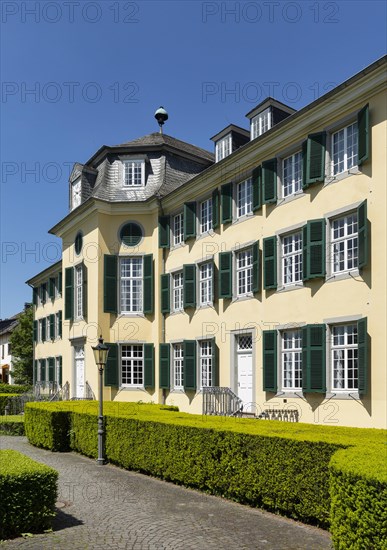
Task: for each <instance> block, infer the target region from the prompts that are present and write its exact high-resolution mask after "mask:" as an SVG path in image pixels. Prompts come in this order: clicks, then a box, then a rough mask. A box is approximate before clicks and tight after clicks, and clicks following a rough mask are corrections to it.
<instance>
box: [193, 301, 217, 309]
mask: <svg viewBox="0 0 387 550" xmlns="http://www.w3.org/2000/svg"><path fill="white" fill-rule="evenodd" d="M196 309H197V311H200V310H201V309H214V303H213V302H211V303H208V304H200V305H198V306H197V308H196Z"/></svg>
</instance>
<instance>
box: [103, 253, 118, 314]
mask: <svg viewBox="0 0 387 550" xmlns="http://www.w3.org/2000/svg"><path fill="white" fill-rule="evenodd" d="M117 260H118V258H117V256H111V255H109V254H105V255H104V284H103V310H104V312H105V313H117Z"/></svg>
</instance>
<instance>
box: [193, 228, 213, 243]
mask: <svg viewBox="0 0 387 550" xmlns="http://www.w3.org/2000/svg"><path fill="white" fill-rule="evenodd" d="M214 236H215V231H214V230H213V229H209V230H208V231H204V232H203V233H199V234H198V235H197V236H196V240H197V241H200V239H205V238H206V237H214Z"/></svg>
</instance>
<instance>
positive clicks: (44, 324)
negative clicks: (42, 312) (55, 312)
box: [42, 317, 47, 342]
mask: <svg viewBox="0 0 387 550" xmlns="http://www.w3.org/2000/svg"><path fill="white" fill-rule="evenodd" d="M46 339H47V318H46V317H45V318H44V319H42V342H45V341H46Z"/></svg>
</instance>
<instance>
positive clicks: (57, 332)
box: [55, 312, 60, 340]
mask: <svg viewBox="0 0 387 550" xmlns="http://www.w3.org/2000/svg"><path fill="white" fill-rule="evenodd" d="M59 332H60V317H59V312H58V313H55V339H56V340H59V339H60V336H59Z"/></svg>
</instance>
